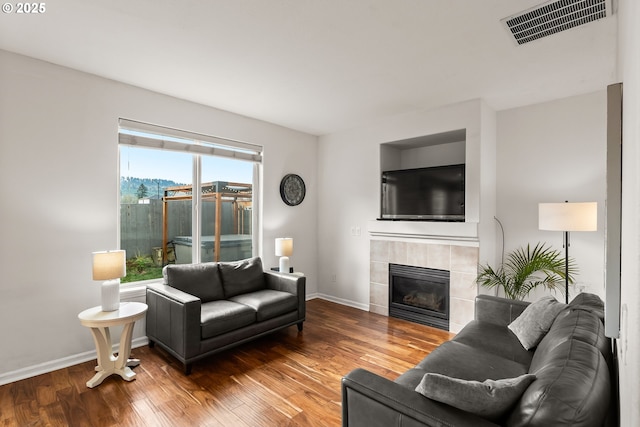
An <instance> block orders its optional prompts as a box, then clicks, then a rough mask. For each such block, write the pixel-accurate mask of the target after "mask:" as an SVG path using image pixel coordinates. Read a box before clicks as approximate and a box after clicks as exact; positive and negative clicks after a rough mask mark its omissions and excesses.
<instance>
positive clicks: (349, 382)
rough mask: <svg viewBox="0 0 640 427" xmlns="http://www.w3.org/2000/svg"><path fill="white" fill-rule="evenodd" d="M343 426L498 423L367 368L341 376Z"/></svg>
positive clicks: (473, 424)
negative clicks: (449, 404) (426, 395)
mask: <svg viewBox="0 0 640 427" xmlns="http://www.w3.org/2000/svg"><path fill="white" fill-rule="evenodd" d="M342 426H343V427H387V426H470V427H471V426H477V427H482V426H492V427H495V426H496V424H494V423H492V422H490V421H487V420H485V419H484V418H481V417H478V416H475V415H473V414H470V413H468V412H464V411H461V410H459V409H456V408H453V407H451V406H448V405H445V404H443V403H440V402H436V401H433V400H431V399H428V398H426V397H424V396H422V395H421V394H420V393H418V392H416V391H414V390H411V389H408V388H407V387H404V386H402V385H400V384H397V383H395V382H393V381H390V380H388V379H386V378H383V377H381V376H379V375H376V374H374V373H373V372H369V371H367V370H364V369H360V368H359V369H355V370H353V371H351V372H349V373H348V374H347V375H346V376H345V377H344V378H343V379H342Z"/></svg>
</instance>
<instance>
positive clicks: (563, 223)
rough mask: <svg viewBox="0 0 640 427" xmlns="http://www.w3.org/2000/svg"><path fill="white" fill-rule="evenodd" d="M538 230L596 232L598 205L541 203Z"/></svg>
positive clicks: (594, 203)
mask: <svg viewBox="0 0 640 427" xmlns="http://www.w3.org/2000/svg"><path fill="white" fill-rule="evenodd" d="M538 228H539V229H540V230H551V231H596V230H597V229H598V203H596V202H587V203H568V202H565V203H540V204H538Z"/></svg>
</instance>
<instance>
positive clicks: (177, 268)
mask: <svg viewBox="0 0 640 427" xmlns="http://www.w3.org/2000/svg"><path fill="white" fill-rule="evenodd" d="M162 275H163V276H164V279H165V282H166V283H167V284H168V285H169V286H171V287H174V288H176V289H180V290H181V291H183V292H186V293H188V294H191V295H193V296H196V297H198V298H200V299H201V300H202V302H209V301H214V300H219V299H223V298H224V290H223V288H222V282H221V281H220V274H219V272H218V264H217V263H215V262H205V263H202V264H169V265H166V266H165V267H164V268H163V269H162Z"/></svg>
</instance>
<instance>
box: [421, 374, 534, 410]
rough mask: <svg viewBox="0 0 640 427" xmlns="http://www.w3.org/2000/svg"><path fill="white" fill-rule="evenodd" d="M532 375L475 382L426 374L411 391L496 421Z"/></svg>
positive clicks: (529, 381) (523, 388)
mask: <svg viewBox="0 0 640 427" xmlns="http://www.w3.org/2000/svg"><path fill="white" fill-rule="evenodd" d="M535 378H536V377H535V375H532V374H524V375H521V376H519V377H516V378H504V379H499V380H485V381H483V382H479V381H466V380H461V379H459V378H452V377H448V376H446V375H440V374H432V373H429V374H425V375H424V377H423V378H422V380H421V381H420V384H418V386H417V387H416V389H415V390H416V391H417V392H418V393H420V394H422V395H424V396H426V397H428V398H429V399H433V400H437V401H438V402H442V403H446V404H447V405H449V406H453V407H455V408H458V409H462V410H463V411H467V412H471V413H472V414H476V415H479V416H481V417H483V418H487V419H490V420H498V419H500V418H501V417H503V416H504V414H505V413H506V412H507V411H508V410H509V409H510V408H511V407H512V406H513V405H514V404H515V403H516V401H517V400H518V399H520V396H522V393H523V392H524V391H525V390H526V389H527V387H529V384H531V382H532V381H533V380H534V379H535Z"/></svg>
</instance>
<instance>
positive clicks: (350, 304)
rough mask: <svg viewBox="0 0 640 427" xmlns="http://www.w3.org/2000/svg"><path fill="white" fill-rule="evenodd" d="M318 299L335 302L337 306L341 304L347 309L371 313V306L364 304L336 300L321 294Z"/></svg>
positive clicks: (317, 296)
mask: <svg viewBox="0 0 640 427" xmlns="http://www.w3.org/2000/svg"><path fill="white" fill-rule="evenodd" d="M316 298H320V299H323V300H326V301H331V302H335V303H336V304H340V305H346V306H347V307H353V308H357V309H358V310H362V311H369V304H362V303H359V302H355V301H351V300H347V299H343V298H336V297H334V296H331V295H327V294H320V293H318V294H316Z"/></svg>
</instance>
